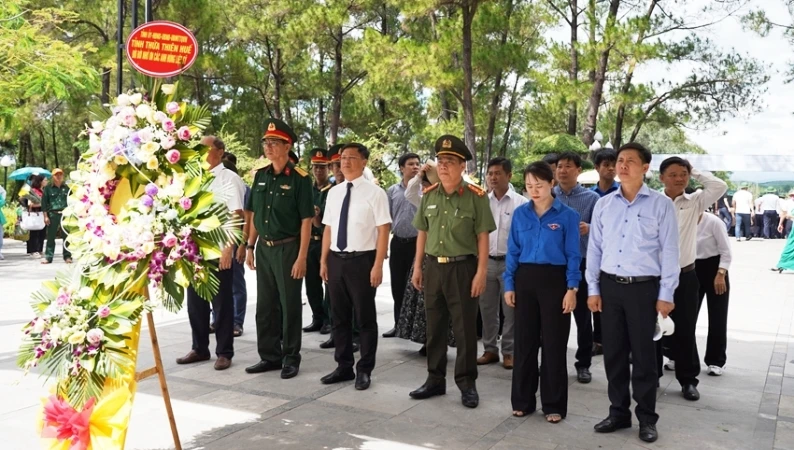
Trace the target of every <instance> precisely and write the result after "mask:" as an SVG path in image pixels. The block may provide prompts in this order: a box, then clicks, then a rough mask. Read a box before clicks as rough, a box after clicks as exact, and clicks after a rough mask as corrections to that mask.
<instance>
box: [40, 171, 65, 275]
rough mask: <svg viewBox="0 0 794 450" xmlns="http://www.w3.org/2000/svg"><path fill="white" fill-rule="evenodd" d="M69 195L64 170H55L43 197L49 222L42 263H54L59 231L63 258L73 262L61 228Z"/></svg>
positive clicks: (45, 214) (45, 216)
mask: <svg viewBox="0 0 794 450" xmlns="http://www.w3.org/2000/svg"><path fill="white" fill-rule="evenodd" d="M68 197H69V187H68V186H67V185H66V183H64V182H63V170H61V169H55V170H53V171H52V184H48V185H47V186H46V187H45V188H44V195H43V196H42V197H41V210H42V211H44V223H46V224H47V248H46V250H45V253H44V259H43V260H42V261H41V263H42V264H51V263H52V258H53V256H55V238H56V236H57V235H58V232H59V231H60V232H61V235H62V236H63V260H64V261H66V263H67V264H70V263H71V262H72V254H71V253H69V250H67V249H66V232H65V231H63V230H62V229H61V218H62V217H63V209H64V208H66V199H67V198H68Z"/></svg>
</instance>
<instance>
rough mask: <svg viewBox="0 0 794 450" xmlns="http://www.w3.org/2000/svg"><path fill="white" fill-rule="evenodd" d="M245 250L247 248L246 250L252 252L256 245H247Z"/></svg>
mask: <svg viewBox="0 0 794 450" xmlns="http://www.w3.org/2000/svg"><path fill="white" fill-rule="evenodd" d="M245 248H247V249H248V250H253V249H254V248H256V245H255V244H248V245H246V246H245Z"/></svg>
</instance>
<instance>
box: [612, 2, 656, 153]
mask: <svg viewBox="0 0 794 450" xmlns="http://www.w3.org/2000/svg"><path fill="white" fill-rule="evenodd" d="M657 2H658V0H651V4H650V5H649V6H648V12H647V13H646V14H645V18H646V20H648V21H650V19H651V16H652V15H653V10H654V8H656V3H657ZM649 25H650V22H649ZM647 31H648V29H647V27H642V28H640V31H639V33H638V35H637V42H636V45H638V46H639V45H640V44H642V41H643V40H644V39H645V33H646V32H647ZM636 67H637V58H636V57H632V58H631V60H630V61H629V67H628V69H627V70H626V77H625V78H624V79H623V86H622V87H621V88H620V93H621V100H620V103H619V104H618V112H617V116H616V117H615V135H614V136H612V145H613V146H614V147H615V148H620V146H621V145H622V144H623V121H624V120H625V117H626V103H625V101H624V100H623V99H625V96H626V95H627V94H628V93H629V89H631V81H632V78H633V77H634V70H635V69H636ZM637 131H638V132H639V130H637ZM633 136H636V135H633ZM632 140H634V139H633V138H632Z"/></svg>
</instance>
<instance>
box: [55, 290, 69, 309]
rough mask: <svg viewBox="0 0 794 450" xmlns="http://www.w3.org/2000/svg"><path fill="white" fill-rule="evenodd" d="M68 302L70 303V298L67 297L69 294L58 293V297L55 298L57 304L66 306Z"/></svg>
mask: <svg viewBox="0 0 794 450" xmlns="http://www.w3.org/2000/svg"><path fill="white" fill-rule="evenodd" d="M70 303H72V299H71V298H70V297H69V294H65V293H64V294H61V295H59V296H58V298H57V299H56V300H55V304H56V305H58V306H66V305H68V304H70Z"/></svg>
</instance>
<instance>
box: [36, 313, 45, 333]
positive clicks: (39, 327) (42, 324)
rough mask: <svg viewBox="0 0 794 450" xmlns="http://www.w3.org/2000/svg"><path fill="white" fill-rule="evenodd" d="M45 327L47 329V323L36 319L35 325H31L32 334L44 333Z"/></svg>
mask: <svg viewBox="0 0 794 450" xmlns="http://www.w3.org/2000/svg"><path fill="white" fill-rule="evenodd" d="M46 327H47V322H46V321H45V320H44V319H42V318H40V317H39V318H38V319H36V323H35V324H34V325H33V332H34V333H36V334H41V332H42V331H44V329H45V328H46Z"/></svg>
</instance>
